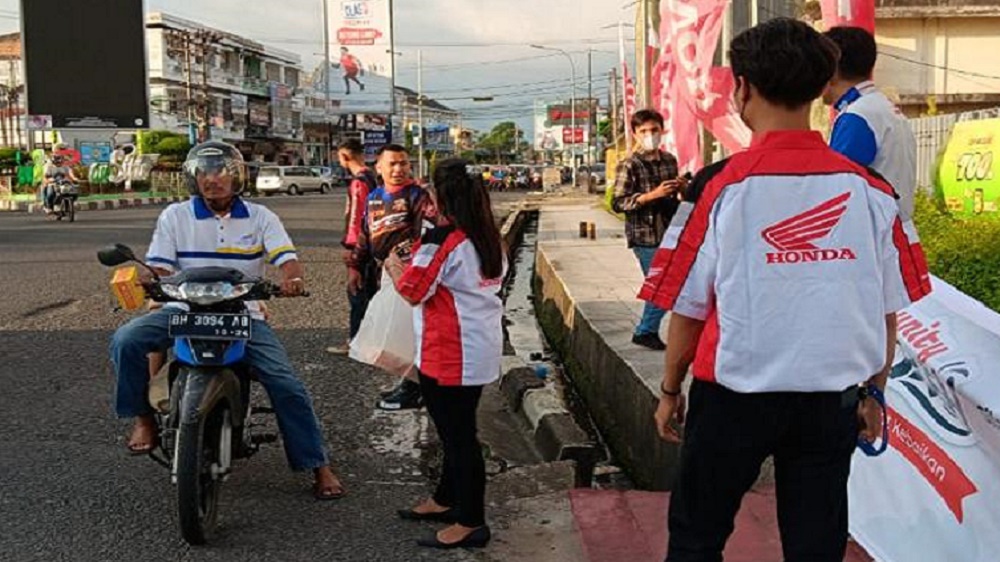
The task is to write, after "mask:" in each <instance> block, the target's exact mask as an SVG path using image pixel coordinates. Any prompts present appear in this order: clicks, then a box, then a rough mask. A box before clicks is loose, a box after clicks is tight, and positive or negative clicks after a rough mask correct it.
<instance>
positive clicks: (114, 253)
mask: <svg viewBox="0 0 1000 562" xmlns="http://www.w3.org/2000/svg"><path fill="white" fill-rule="evenodd" d="M97 259H98V261H100V262H101V265H104V266H107V267H114V266H116V265H121V264H123V263H126V262H130V261H138V260H137V259H136V257H135V253H134V252H132V248H129V247H128V246H125V245H123V244H115V245H114V246H109V247H107V248H103V249H102V250H100V251H98V252H97Z"/></svg>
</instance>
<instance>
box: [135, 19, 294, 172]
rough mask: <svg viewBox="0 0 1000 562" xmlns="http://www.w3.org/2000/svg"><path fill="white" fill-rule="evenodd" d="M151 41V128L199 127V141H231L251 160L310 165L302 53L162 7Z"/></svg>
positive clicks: (151, 26) (150, 22) (149, 31)
mask: <svg viewBox="0 0 1000 562" xmlns="http://www.w3.org/2000/svg"><path fill="white" fill-rule="evenodd" d="M205 37H208V38H209V39H208V40H207V41H206V40H203V38H205ZM146 42H147V47H146V48H147V53H148V71H149V90H150V105H151V108H150V110H151V111H150V121H151V124H152V128H153V129H166V130H171V131H175V132H178V133H188V132H189V130H190V128H191V127H192V125H193V126H194V128H195V129H196V130H197V131H198V137H199V140H204V139H205V138H212V139H219V140H225V141H227V142H232V143H234V144H235V145H236V146H238V147H239V148H240V150H241V151H242V152H243V153H244V156H245V157H247V158H248V159H253V160H259V161H268V162H279V163H287V164H298V163H305V159H306V156H307V152H306V150H305V146H304V142H303V141H304V134H303V112H304V110H305V106H306V98H307V96H308V92H306V91H305V90H304V89H303V88H302V85H301V77H302V66H301V58H300V57H299V55H297V54H295V53H291V52H288V51H283V50H280V49H275V48H273V47H268V46H265V45H263V44H261V43H258V42H256V41H253V40H251V39H248V38H245V37H240V36H238V35H235V34H232V33H228V32H225V31H222V30H217V29H212V28H209V27H206V26H204V25H201V24H198V23H196V22H192V21H190V20H185V19H183V18H178V17H175V16H172V15H168V14H162V13H158V12H157V13H151V14H149V16H148V17H147V21H146Z"/></svg>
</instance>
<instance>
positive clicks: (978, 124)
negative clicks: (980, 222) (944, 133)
mask: <svg viewBox="0 0 1000 562" xmlns="http://www.w3.org/2000/svg"><path fill="white" fill-rule="evenodd" d="M998 160H1000V119H982V120H979V121H960V122H958V123H956V124H955V128H954V129H953V130H952V133H951V139H950V140H949V141H948V147H947V148H946V149H945V152H944V155H943V156H942V160H941V166H940V168H939V169H938V182H939V185H940V186H941V188H942V191H943V193H944V200H945V204H946V205H947V206H948V210H950V211H951V212H953V213H958V214H966V215H981V214H984V213H985V214H997V215H998V216H1000V176H998V174H997V171H998V165H1000V162H998Z"/></svg>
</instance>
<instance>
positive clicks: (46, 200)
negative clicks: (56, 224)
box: [42, 183, 56, 209]
mask: <svg viewBox="0 0 1000 562" xmlns="http://www.w3.org/2000/svg"><path fill="white" fill-rule="evenodd" d="M55 199H56V186H55V185H53V184H51V183H50V184H46V185H45V186H43V187H42V205H44V206H45V207H46V208H48V209H51V208H52V205H54V204H55Z"/></svg>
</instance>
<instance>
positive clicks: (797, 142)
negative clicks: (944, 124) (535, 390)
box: [639, 18, 931, 562]
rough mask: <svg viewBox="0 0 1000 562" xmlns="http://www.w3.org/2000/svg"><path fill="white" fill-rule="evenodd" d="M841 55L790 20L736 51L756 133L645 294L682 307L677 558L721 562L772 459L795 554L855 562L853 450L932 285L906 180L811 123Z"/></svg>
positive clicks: (704, 184) (740, 106) (740, 94)
mask: <svg viewBox="0 0 1000 562" xmlns="http://www.w3.org/2000/svg"><path fill="white" fill-rule="evenodd" d="M837 57H838V49H837V47H836V45H834V44H833V43H832V42H831V41H830V40H829V39H827V38H825V37H823V36H822V35H820V34H819V33H818V32H817V31H816V30H814V29H813V28H812V27H810V26H809V25H807V24H805V23H803V22H800V21H796V20H792V19H787V18H777V19H773V20H770V21H768V22H766V23H763V24H761V25H758V26H756V27H754V28H751V29H749V30H747V31H744V32H743V33H741V34H739V35H738V36H736V38H734V39H733V40H732V43H731V45H730V49H729V60H730V61H731V63H732V71H733V75H734V77H735V79H736V89H735V98H736V108H737V110H738V111H739V115H740V117H741V118H742V119H743V121H744V122H745V123H746V124H747V126H748V127H749V128H750V130H752V131H753V140H752V142H751V144H750V147H749V148H747V149H746V150H744V151H743V152H739V153H737V154H734V155H733V156H732V157H730V158H728V159H726V160H723V161H720V162H717V163H714V164H712V165H710V166H707V167H706V168H704V169H703V170H701V171H700V172H698V175H697V176H696V177H695V178H694V179H693V180H692V182H691V186H690V188H689V189H688V190H687V191H686V192H685V199H686V201H685V203H683V204H682V206H681V208H680V209H679V210H678V212H677V216H676V217H675V218H674V221H673V223H672V224H671V225H670V229H669V232H668V234H667V236H666V238H665V239H664V241H663V246H662V247H661V248H660V250H659V251H658V252H657V256H656V259H655V261H654V265H653V268H652V270H653V273H652V274H651V275H650V276H649V277H648V278H647V279H646V283H645V284H644V285H643V289H642V291H641V293H640V295H639V296H640V298H642V299H644V300H647V301H652V302H653V303H654V304H656V305H658V306H661V307H663V308H664V309H667V310H670V311H671V314H670V326H669V330H668V334H667V352H666V359H665V368H664V376H663V380H662V382H661V383H660V395H661V396H660V403H659V406H658V408H657V411H656V414H655V421H656V429H657V432H658V433H659V434H660V437H661V438H662V439H664V440H665V441H668V442H672V443H679V442H680V441H681V433H680V431H679V430H678V426H679V425H681V424H683V425H684V432H683V440H684V445H683V447H682V448H681V453H680V464H679V467H678V473H677V479H676V482H675V484H674V487H673V490H672V493H671V498H670V510H669V523H668V526H669V531H670V533H669V535H670V538H669V546H668V554H667V562H694V561H697V562H708V561H713V562H714V561H719V560H722V553H723V550H724V548H725V545H726V541H727V539H728V538H729V535H730V534H731V533H732V532H733V522H734V518H735V516H736V513H737V511H738V510H739V507H740V502H741V501H742V498H743V495H744V494H745V493H746V492H747V491H748V490H749V489H750V487H751V486H752V485H753V484H754V481H756V480H757V477H758V475H759V473H760V467H761V464H762V463H763V462H764V459H766V458H767V457H768V456H771V457H773V458H774V468H775V490H776V500H777V511H778V522H779V527H780V530H781V545H782V554H783V558H784V560H786V561H787V562H806V561H808V562H834V561H841V560H843V559H844V552H845V549H846V546H847V521H848V501H847V478H848V474H849V473H850V470H851V456H852V454H853V453H854V449H855V448H856V446H858V445H859V440H860V441H861V442H862V443H864V445H863V448H864V447H865V446H868V445H870V444H871V443H872V442H873V441H875V440H876V439H877V438H882V440H883V442H884V440H885V439H886V438H887V435H886V434H884V433H883V432H882V427H883V425H884V420H885V418H884V417H883V415H884V412H885V408H884V406H883V405H880V403H882V404H884V395H883V391H884V389H885V384H886V380H887V379H888V375H889V372H890V370H891V368H892V363H893V354H894V351H895V346H896V312H897V311H899V310H901V309H903V308H905V307H907V306H909V305H910V304H911V303H913V302H916V301H918V300H920V299H921V298H923V297H924V296H925V295H926V294H927V293H928V292H929V291H930V288H931V287H930V280H929V276H928V273H927V270H926V268H925V267H923V265H922V264H921V262H920V261H919V260H918V259H917V258H916V252H915V251H914V247H919V246H917V245H916V243H915V241H913V240H910V239H909V235H908V233H907V231H906V230H904V228H903V222H902V221H901V220H900V217H899V208H898V207H897V205H896V199H895V196H894V193H893V190H892V186H890V185H889V183H888V182H886V181H885V179H883V178H882V177H881V176H880V175H878V174H877V173H876V172H874V171H871V170H869V169H866V168H864V167H862V166H859V165H857V164H855V163H853V162H851V161H850V160H848V159H847V158H844V157H843V156H841V155H840V154H838V153H837V152H835V151H834V150H833V149H831V148H830V147H828V146H827V145H826V143H825V142H824V140H823V137H822V136H821V135H820V134H819V133H818V132H815V131H812V130H810V127H809V117H810V107H811V104H812V102H813V100H815V99H816V98H818V97H819V96H820V94H821V93H822V92H823V89H824V88H825V87H826V84H827V82H829V80H830V78H831V77H832V76H833V73H834V71H835V69H836V67H837V60H838V58H837ZM688 367H691V373H692V375H693V378H694V380H693V381H692V383H691V385H690V392H689V394H690V414H689V415H687V416H685V410H686V409H687V406H686V401H685V397H684V387H683V386H682V383H683V382H684V379H685V378H686V376H687V373H688ZM876 454H877V453H876Z"/></svg>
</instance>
